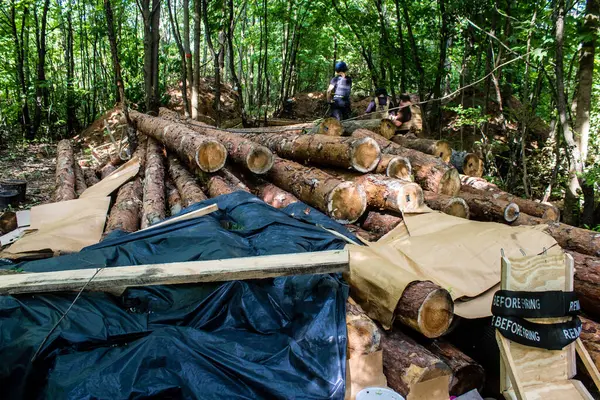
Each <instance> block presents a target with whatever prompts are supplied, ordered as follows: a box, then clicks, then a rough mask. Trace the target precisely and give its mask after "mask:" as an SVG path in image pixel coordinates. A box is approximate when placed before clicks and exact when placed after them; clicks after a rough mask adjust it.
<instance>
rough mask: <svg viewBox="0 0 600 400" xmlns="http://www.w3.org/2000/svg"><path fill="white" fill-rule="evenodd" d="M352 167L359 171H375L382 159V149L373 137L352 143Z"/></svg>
mask: <svg viewBox="0 0 600 400" xmlns="http://www.w3.org/2000/svg"><path fill="white" fill-rule="evenodd" d="M351 158H352V167H353V168H354V169H355V170H357V171H358V172H370V171H373V170H374V169H375V168H376V167H377V164H379V160H380V159H381V150H380V149H379V145H378V144H377V142H376V141H375V140H373V139H371V138H362V139H359V140H357V141H356V142H354V144H353V145H352V152H351Z"/></svg>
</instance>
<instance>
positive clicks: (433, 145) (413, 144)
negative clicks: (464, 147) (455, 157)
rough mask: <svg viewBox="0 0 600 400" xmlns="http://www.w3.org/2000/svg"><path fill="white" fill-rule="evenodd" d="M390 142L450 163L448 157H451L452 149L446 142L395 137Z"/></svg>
mask: <svg viewBox="0 0 600 400" xmlns="http://www.w3.org/2000/svg"><path fill="white" fill-rule="evenodd" d="M392 142H394V143H398V144H399V145H400V146H402V147H405V148H407V149H413V150H418V151H420V152H422V153H425V154H431V155H432V156H434V157H439V158H441V159H442V161H443V162H446V163H447V162H449V161H450V156H451V155H452V147H451V146H450V143H448V142H447V141H446V140H431V139H421V138H417V137H407V136H402V135H396V136H394V137H393V138H392Z"/></svg>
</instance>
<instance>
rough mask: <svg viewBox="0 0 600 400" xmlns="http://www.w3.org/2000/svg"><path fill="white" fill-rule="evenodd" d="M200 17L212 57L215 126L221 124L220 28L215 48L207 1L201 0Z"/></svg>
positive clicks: (221, 53) (221, 43)
mask: <svg viewBox="0 0 600 400" xmlns="http://www.w3.org/2000/svg"><path fill="white" fill-rule="evenodd" d="M202 18H203V20H204V37H205V38H206V44H207V45H208V49H209V50H210V54H211V56H212V58H213V66H214V76H215V99H214V101H213V110H214V111H215V122H216V123H217V126H220V125H221V66H222V57H223V52H224V49H223V45H224V43H223V40H222V36H223V35H222V33H223V31H222V30H219V40H218V47H216V48H215V46H214V44H213V40H212V37H211V36H212V29H211V27H210V24H209V22H208V2H207V0H202Z"/></svg>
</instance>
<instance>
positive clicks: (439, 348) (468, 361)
mask: <svg viewBox="0 0 600 400" xmlns="http://www.w3.org/2000/svg"><path fill="white" fill-rule="evenodd" d="M425 348H426V349H427V350H429V351H431V352H432V353H433V354H434V355H436V356H437V357H439V358H440V359H441V360H442V361H444V362H445V363H446V364H447V365H448V366H449V367H450V369H452V380H451V381H450V395H451V396H460V395H462V394H464V393H467V392H469V391H471V390H473V389H476V390H478V391H481V390H483V386H484V384H485V371H484V370H483V367H482V366H481V364H479V363H478V362H476V361H475V360H473V359H472V358H471V357H469V356H467V355H466V354H465V353H463V352H462V351H460V350H459V349H457V348H456V347H454V346H453V345H451V344H450V343H448V342H446V341H444V340H437V339H436V340H434V341H433V342H431V343H430V344H428V345H427V346H425Z"/></svg>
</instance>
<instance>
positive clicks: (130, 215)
mask: <svg viewBox="0 0 600 400" xmlns="http://www.w3.org/2000/svg"><path fill="white" fill-rule="evenodd" d="M142 192H143V189H142V183H141V180H140V178H136V179H135V180H133V181H131V182H127V183H126V184H124V185H123V186H121V187H120V188H119V192H118V194H117V200H116V201H115V205H114V206H113V207H112V208H111V210H110V215H109V216H108V222H107V223H106V228H105V229H104V236H106V235H108V234H109V233H111V232H113V231H116V230H120V231H123V232H135V231H137V230H139V229H140V217H141V214H142Z"/></svg>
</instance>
